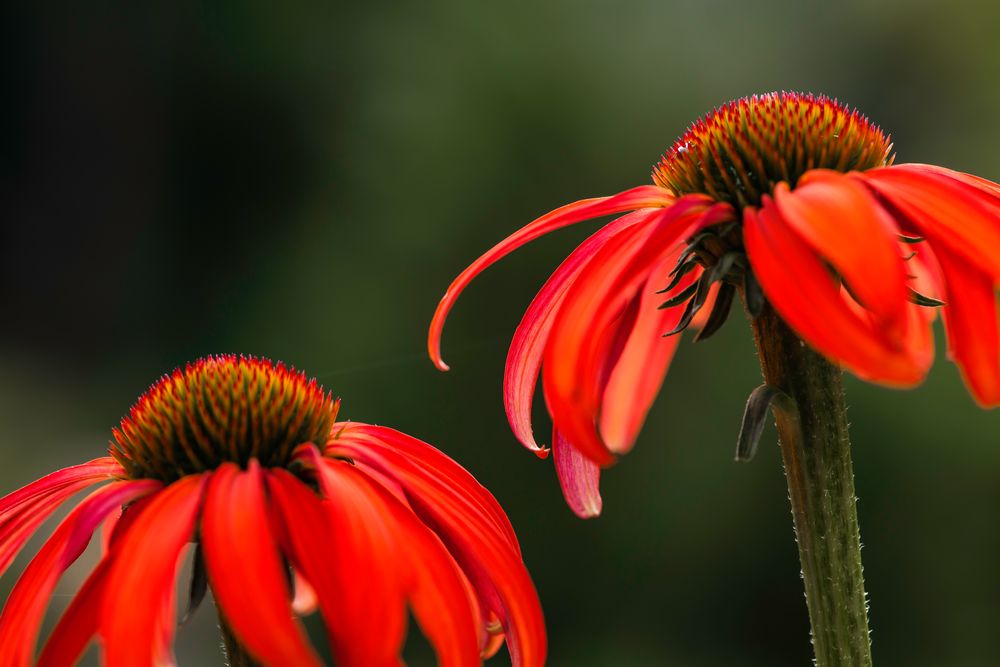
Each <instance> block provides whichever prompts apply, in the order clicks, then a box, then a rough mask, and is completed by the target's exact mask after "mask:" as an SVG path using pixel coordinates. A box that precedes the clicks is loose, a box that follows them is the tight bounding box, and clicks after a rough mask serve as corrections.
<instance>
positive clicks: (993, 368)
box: [934, 246, 1000, 408]
mask: <svg viewBox="0 0 1000 667" xmlns="http://www.w3.org/2000/svg"><path fill="white" fill-rule="evenodd" d="M934 252H935V255H936V257H937V260H938V262H939V263H940V265H941V271H942V273H943V274H944V285H945V295H944V301H945V305H944V307H943V308H942V313H943V315H944V326H945V333H946V334H947V336H948V349H949V352H950V354H951V357H952V359H954V361H955V363H956V364H957V365H958V368H959V370H961V372H962V377H963V378H964V379H965V384H966V385H968V387H969V389H970V390H971V392H972V396H973V397H974V398H975V399H976V402H978V403H979V404H980V405H981V406H983V407H985V408H991V407H995V406H997V405H1000V325H998V322H997V296H996V289H995V288H994V286H993V281H992V280H991V279H990V277H989V276H988V275H986V274H985V273H983V272H982V271H979V270H978V269H977V268H976V267H974V266H970V265H969V263H968V262H966V261H965V259H964V258H963V257H961V256H958V255H957V254H956V253H954V252H952V251H951V250H950V249H948V248H944V247H938V246H936V247H935V249H934Z"/></svg>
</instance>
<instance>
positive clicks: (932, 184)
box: [858, 167, 1000, 284]
mask: <svg viewBox="0 0 1000 667" xmlns="http://www.w3.org/2000/svg"><path fill="white" fill-rule="evenodd" d="M858 178H860V179H862V180H863V182H864V183H867V184H868V185H869V186H870V187H871V188H873V189H874V190H875V192H877V193H879V194H880V195H882V196H883V197H884V198H885V199H886V201H887V204H888V205H889V206H890V207H891V208H890V212H894V213H897V215H901V216H904V217H905V218H906V219H907V220H908V221H909V222H910V223H911V224H912V225H914V226H916V227H917V229H918V230H919V231H920V233H921V235H922V236H925V237H926V238H927V239H928V240H930V241H931V242H932V243H933V244H934V246H935V249H936V248H938V247H941V246H947V247H948V248H950V249H951V250H952V252H953V253H956V254H958V255H959V256H960V257H963V258H964V259H965V260H966V261H967V262H969V263H971V264H973V265H975V266H977V267H978V268H979V270H980V271H981V272H983V273H985V274H987V275H988V276H990V278H991V279H992V280H993V283H994V284H1000V200H998V199H997V198H996V197H991V196H990V195H989V194H987V193H986V192H985V191H983V190H980V189H977V188H973V187H969V186H966V185H965V184H963V183H960V182H959V181H957V180H955V179H953V178H950V177H948V176H944V175H942V174H938V173H933V172H930V171H927V170H913V169H899V168H895V167H887V168H885V169H873V170H871V171H868V172H865V173H864V174H861V175H859V176H858Z"/></svg>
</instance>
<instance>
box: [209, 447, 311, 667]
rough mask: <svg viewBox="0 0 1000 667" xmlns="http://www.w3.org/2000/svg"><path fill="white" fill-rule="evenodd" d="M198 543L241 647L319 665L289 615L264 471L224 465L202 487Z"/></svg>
mask: <svg viewBox="0 0 1000 667" xmlns="http://www.w3.org/2000/svg"><path fill="white" fill-rule="evenodd" d="M201 543H202V548H203V550H204V551H203V553H204V558H205V566H206V569H207V572H208V578H209V581H210V582H211V585H212V592H213V594H214V595H215V599H216V601H217V603H218V604H219V607H220V608H221V610H222V614H223V615H224V616H225V618H226V621H227V622H228V623H229V625H230V627H231V628H232V630H233V632H234V633H235V634H236V636H237V637H238V638H239V639H240V642H241V643H242V644H243V646H244V647H246V649H247V650H248V651H249V652H250V653H251V654H252V655H253V656H254V657H255V658H256V659H257V660H260V661H261V662H263V663H264V664H268V665H303V666H304V667H305V666H308V665H320V664H322V663H321V662H320V659H319V657H318V656H317V655H316V653H315V652H314V651H313V649H312V647H310V646H309V642H308V641H307V640H306V637H305V633H304V632H303V629H302V627H301V625H300V624H299V623H297V622H296V621H295V620H294V619H293V618H292V610H291V607H290V605H289V594H290V591H289V590H288V584H287V577H286V572H285V568H284V567H283V565H282V562H281V554H280V553H279V551H278V547H277V543H276V541H275V539H274V537H273V536H272V534H271V529H270V525H269V522H268V506H267V501H266V499H265V496H264V473H263V472H262V471H261V469H260V464H258V463H257V461H256V459H254V460H252V461H250V465H249V467H248V468H247V470H246V472H241V471H240V469H239V468H238V467H237V466H236V464H234V463H224V464H223V465H221V466H220V467H219V468H217V469H216V470H215V472H214V473H212V477H211V479H210V480H209V482H208V486H207V488H206V491H205V507H204V509H203V511H202V519H201Z"/></svg>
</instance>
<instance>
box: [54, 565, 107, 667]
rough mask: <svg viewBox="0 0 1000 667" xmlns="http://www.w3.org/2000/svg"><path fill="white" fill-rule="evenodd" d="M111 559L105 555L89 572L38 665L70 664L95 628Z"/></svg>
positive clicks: (72, 663)
mask: <svg viewBox="0 0 1000 667" xmlns="http://www.w3.org/2000/svg"><path fill="white" fill-rule="evenodd" d="M113 562H114V559H113V558H110V557H104V558H103V559H101V562H100V563H98V564H97V567H96V568H94V571H93V572H91V573H90V576H89V577H87V580H86V581H85V582H83V586H81V587H80V590H79V591H77V593H76V595H75V596H73V601H72V602H70V604H69V607H67V608H66V611H65V612H63V615H62V617H61V618H60V619H59V623H58V624H57V625H56V628H55V630H53V631H52V634H51V635H49V639H48V641H47V642H46V643H45V647H44V648H43V649H42V653H41V655H40V656H39V657H38V667H71V666H72V665H75V664H76V663H77V661H78V660H79V659H80V656H81V655H83V652H84V650H85V649H86V648H87V644H89V643H90V640H91V639H92V638H93V637H94V635H95V634H96V633H97V630H98V622H99V620H100V618H101V608H102V606H103V603H104V595H105V594H106V592H107V584H108V574H109V572H110V571H111V564H112V563H113Z"/></svg>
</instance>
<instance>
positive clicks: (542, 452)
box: [532, 447, 552, 459]
mask: <svg viewBox="0 0 1000 667" xmlns="http://www.w3.org/2000/svg"><path fill="white" fill-rule="evenodd" d="M532 451H534V452H535V456H537V457H538V458H540V459H547V458H549V454H550V453H551V452H552V450H551V449H549V448H548V447H539V448H538V449H534V450H532Z"/></svg>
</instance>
